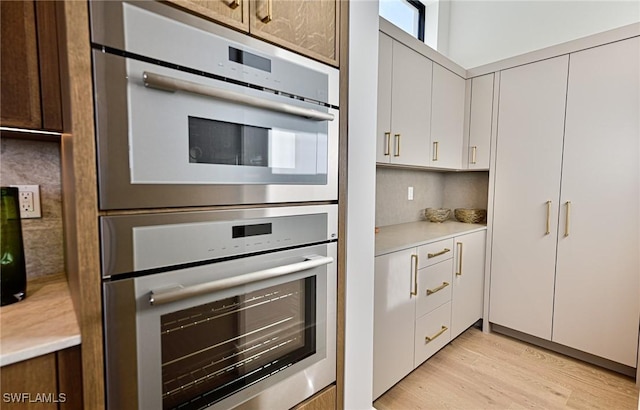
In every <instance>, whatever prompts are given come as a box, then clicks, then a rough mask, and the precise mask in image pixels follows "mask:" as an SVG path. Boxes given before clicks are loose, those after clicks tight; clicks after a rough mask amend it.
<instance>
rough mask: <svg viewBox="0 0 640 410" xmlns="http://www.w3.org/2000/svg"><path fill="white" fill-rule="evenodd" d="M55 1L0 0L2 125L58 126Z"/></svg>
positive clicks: (54, 128) (59, 126)
mask: <svg viewBox="0 0 640 410" xmlns="http://www.w3.org/2000/svg"><path fill="white" fill-rule="evenodd" d="M55 7H56V6H55V2H48V1H44V2H43V1H37V2H34V1H2V2H0V8H1V9H0V18H1V24H0V27H1V29H0V30H1V34H0V41H1V56H0V60H1V64H0V65H1V72H0V79H1V86H0V89H1V96H0V98H1V99H2V105H1V107H0V125H2V126H7V127H20V128H29V129H47V130H54V131H61V130H62V109H61V96H60V75H59V73H60V69H59V65H58V40H57V24H56V18H55V15H56V12H55Z"/></svg>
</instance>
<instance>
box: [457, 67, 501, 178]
mask: <svg viewBox="0 0 640 410" xmlns="http://www.w3.org/2000/svg"><path fill="white" fill-rule="evenodd" d="M494 77H495V75H494V74H493V73H491V74H486V75H483V76H480V77H475V78H472V79H471V80H468V81H467V85H469V86H470V87H471V92H470V101H469V104H470V107H469V128H468V132H469V134H468V136H467V137H468V141H465V149H464V151H463V157H462V165H463V166H464V167H466V168H467V169H473V170H476V169H489V154H490V148H491V130H492V119H493V107H494V106H493V89H494Z"/></svg>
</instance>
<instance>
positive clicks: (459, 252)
mask: <svg viewBox="0 0 640 410" xmlns="http://www.w3.org/2000/svg"><path fill="white" fill-rule="evenodd" d="M456 245H457V246H458V270H457V272H456V276H462V242H457V243H456Z"/></svg>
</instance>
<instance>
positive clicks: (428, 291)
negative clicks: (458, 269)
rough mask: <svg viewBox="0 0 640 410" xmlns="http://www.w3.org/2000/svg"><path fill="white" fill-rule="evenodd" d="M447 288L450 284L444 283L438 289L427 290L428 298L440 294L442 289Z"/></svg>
mask: <svg viewBox="0 0 640 410" xmlns="http://www.w3.org/2000/svg"><path fill="white" fill-rule="evenodd" d="M447 286H449V282H442V285H440V286H438V287H437V288H433V289H427V296H429V295H433V294H434V293H436V292H440V291H441V290H442V289H444V288H446V287H447Z"/></svg>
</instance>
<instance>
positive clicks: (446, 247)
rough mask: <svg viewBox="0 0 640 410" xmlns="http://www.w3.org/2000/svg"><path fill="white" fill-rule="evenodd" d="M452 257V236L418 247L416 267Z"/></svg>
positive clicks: (422, 266) (419, 267)
mask: <svg viewBox="0 0 640 410" xmlns="http://www.w3.org/2000/svg"><path fill="white" fill-rule="evenodd" d="M451 258H453V238H452V239H445V240H443V241H438V242H433V243H430V244H427V245H422V246H419V247H418V269H421V268H424V267H427V266H431V265H434V264H436V263H438V262H442V261H446V260H447V259H451Z"/></svg>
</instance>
